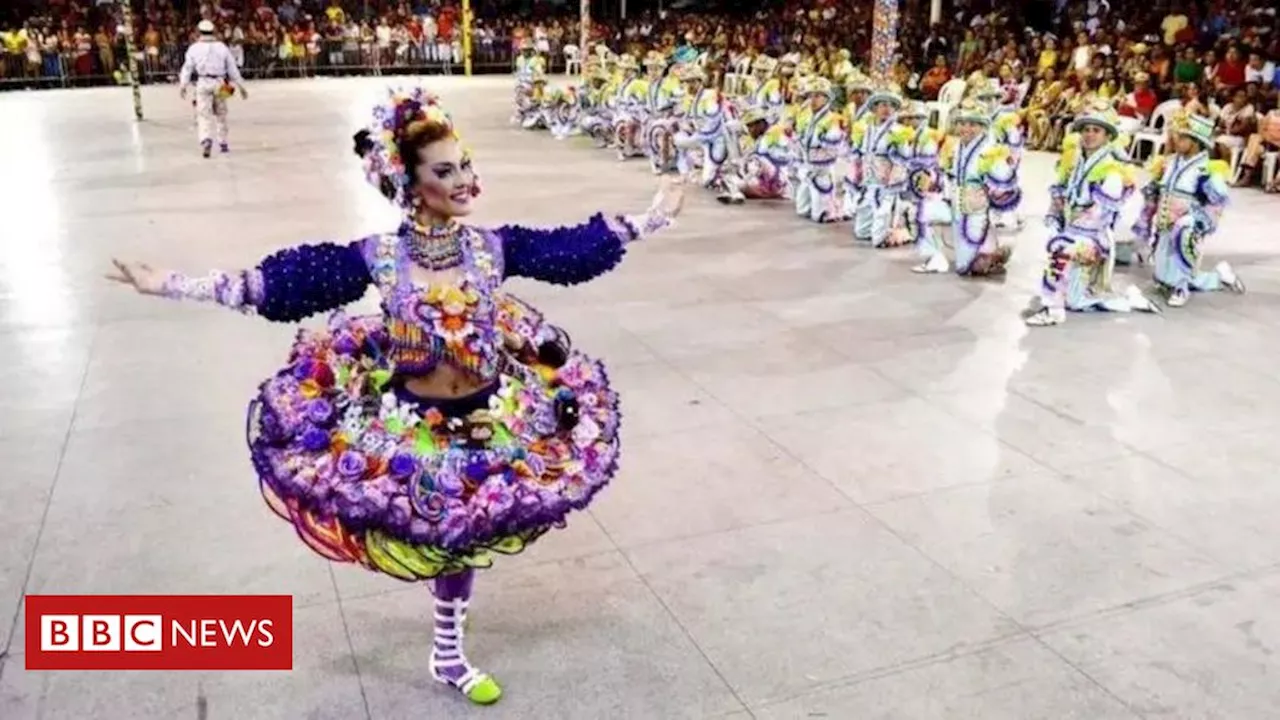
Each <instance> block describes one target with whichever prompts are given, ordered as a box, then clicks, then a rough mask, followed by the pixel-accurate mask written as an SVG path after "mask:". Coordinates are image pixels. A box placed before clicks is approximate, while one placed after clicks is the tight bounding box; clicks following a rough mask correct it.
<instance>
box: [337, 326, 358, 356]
mask: <svg viewBox="0 0 1280 720" xmlns="http://www.w3.org/2000/svg"><path fill="white" fill-rule="evenodd" d="M333 349H334V350H335V351H337V352H338V353H340V354H342V355H352V354H354V353H355V351H357V350H359V349H360V343H358V342H356V338H355V336H354V335H352V334H351V333H350V332H347V331H346V330H343V331H342V332H340V333H338V334H337V335H336V336H335V337H334V338H333Z"/></svg>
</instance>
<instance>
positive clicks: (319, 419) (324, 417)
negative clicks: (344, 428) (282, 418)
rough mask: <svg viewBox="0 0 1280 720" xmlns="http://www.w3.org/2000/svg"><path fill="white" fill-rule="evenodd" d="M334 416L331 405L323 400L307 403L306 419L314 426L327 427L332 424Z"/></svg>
mask: <svg viewBox="0 0 1280 720" xmlns="http://www.w3.org/2000/svg"><path fill="white" fill-rule="evenodd" d="M336 415H337V412H336V411H335V410H334V408H333V403H331V402H329V401H328V400H325V399H324V398H317V399H315V400H312V401H311V402H309V403H307V419H308V420H310V421H311V422H313V423H315V424H316V425H320V426H327V425H329V424H330V423H332V422H333V419H334V417H336Z"/></svg>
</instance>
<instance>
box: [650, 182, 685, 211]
mask: <svg viewBox="0 0 1280 720" xmlns="http://www.w3.org/2000/svg"><path fill="white" fill-rule="evenodd" d="M683 208H684V181H683V180H677V179H674V178H665V179H663V181H662V185H661V186H660V187H659V188H658V194H657V195H656V196H655V197H654V199H653V209H654V212H657V213H659V214H660V215H663V216H664V217H671V218H673V217H676V216H677V215H679V214H680V211H681V210H682V209H683Z"/></svg>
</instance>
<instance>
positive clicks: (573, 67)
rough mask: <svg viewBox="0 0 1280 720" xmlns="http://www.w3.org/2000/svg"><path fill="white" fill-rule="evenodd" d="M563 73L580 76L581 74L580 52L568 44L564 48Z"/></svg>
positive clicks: (574, 46) (576, 47)
mask: <svg viewBox="0 0 1280 720" xmlns="http://www.w3.org/2000/svg"><path fill="white" fill-rule="evenodd" d="M562 52H564V73H565V75H581V74H582V50H580V49H579V48H578V46H577V45H573V44H569V45H565V46H564V50H563V51H562Z"/></svg>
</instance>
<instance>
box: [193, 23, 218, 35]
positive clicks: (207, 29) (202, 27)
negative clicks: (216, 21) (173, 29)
mask: <svg viewBox="0 0 1280 720" xmlns="http://www.w3.org/2000/svg"><path fill="white" fill-rule="evenodd" d="M196 30H199V31H200V32H201V33H202V34H205V35H212V34H213V30H214V28H213V23H212V22H210V21H209V20H201V21H200V24H199V25H196Z"/></svg>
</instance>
